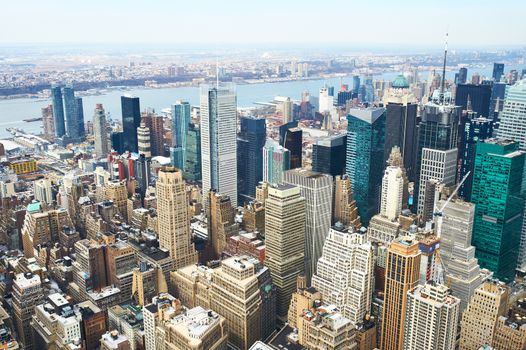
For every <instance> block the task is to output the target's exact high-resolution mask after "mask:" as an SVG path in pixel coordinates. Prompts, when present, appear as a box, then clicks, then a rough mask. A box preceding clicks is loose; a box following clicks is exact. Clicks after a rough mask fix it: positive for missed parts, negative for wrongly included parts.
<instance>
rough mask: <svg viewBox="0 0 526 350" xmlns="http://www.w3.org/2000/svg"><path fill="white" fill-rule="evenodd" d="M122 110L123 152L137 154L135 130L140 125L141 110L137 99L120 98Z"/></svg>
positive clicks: (130, 97) (129, 97)
mask: <svg viewBox="0 0 526 350" xmlns="http://www.w3.org/2000/svg"><path fill="white" fill-rule="evenodd" d="M121 110H122V129H123V135H122V143H123V148H124V150H125V151H130V152H137V150H138V142H137V128H138V127H139V126H140V125H141V108H140V106H139V98H138V97H132V96H121Z"/></svg>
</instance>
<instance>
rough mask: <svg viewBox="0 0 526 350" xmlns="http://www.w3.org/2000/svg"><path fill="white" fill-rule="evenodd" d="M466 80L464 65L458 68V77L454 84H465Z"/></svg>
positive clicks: (466, 71)
mask: <svg viewBox="0 0 526 350" xmlns="http://www.w3.org/2000/svg"><path fill="white" fill-rule="evenodd" d="M467 80H468V69H467V68H465V67H462V68H460V69H459V70H458V79H457V81H456V84H465V83H466V81H467Z"/></svg>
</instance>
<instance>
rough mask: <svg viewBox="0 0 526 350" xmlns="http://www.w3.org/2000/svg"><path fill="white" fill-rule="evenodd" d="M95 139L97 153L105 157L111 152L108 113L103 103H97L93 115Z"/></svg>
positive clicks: (100, 156) (98, 155)
mask: <svg viewBox="0 0 526 350" xmlns="http://www.w3.org/2000/svg"><path fill="white" fill-rule="evenodd" d="M93 139H94V140H95V154H96V155H97V157H99V158H102V157H105V156H106V155H107V154H108V152H109V147H108V132H107V130H106V113H105V112H104V108H103V107H102V104H100V103H99V104H97V106H96V107H95V114H94V115H93Z"/></svg>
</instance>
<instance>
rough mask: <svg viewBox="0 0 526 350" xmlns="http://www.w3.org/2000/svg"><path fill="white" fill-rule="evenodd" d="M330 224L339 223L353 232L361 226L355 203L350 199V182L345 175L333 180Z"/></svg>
mask: <svg viewBox="0 0 526 350" xmlns="http://www.w3.org/2000/svg"><path fill="white" fill-rule="evenodd" d="M332 222H333V224H336V223H337V222H341V223H342V224H343V225H345V226H346V227H350V228H353V229H354V230H358V229H359V228H360V227H361V226H362V224H361V222H360V216H359V215H358V207H357V206H356V201H355V200H354V198H353V197H352V190H351V181H350V180H349V176H347V175H343V176H336V177H335V178H334V203H333V210H332Z"/></svg>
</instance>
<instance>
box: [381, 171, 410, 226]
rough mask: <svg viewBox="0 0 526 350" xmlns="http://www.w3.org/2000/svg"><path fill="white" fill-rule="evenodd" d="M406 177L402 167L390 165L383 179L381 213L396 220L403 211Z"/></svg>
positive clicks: (389, 218)
mask: <svg viewBox="0 0 526 350" xmlns="http://www.w3.org/2000/svg"><path fill="white" fill-rule="evenodd" d="M403 191H404V179H403V177H402V169H401V168H399V167H394V166H388V167H387V168H386V169H385V172H384V177H383V179H382V199H381V202H380V215H382V216H384V217H386V218H387V219H388V220H391V221H394V220H396V219H398V216H399V215H400V213H401V212H402V204H403V202H402V200H403V194H404V192H403Z"/></svg>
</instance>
